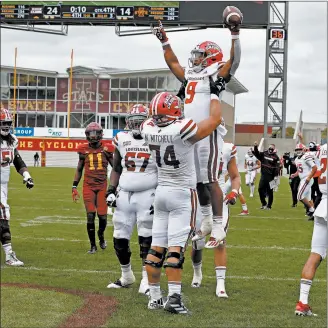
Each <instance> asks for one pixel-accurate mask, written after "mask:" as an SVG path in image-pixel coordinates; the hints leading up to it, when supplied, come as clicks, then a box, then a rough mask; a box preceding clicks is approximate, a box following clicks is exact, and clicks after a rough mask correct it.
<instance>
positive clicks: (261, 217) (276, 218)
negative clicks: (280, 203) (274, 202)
mask: <svg viewBox="0 0 328 328" xmlns="http://www.w3.org/2000/svg"><path fill="white" fill-rule="evenodd" d="M231 217H233V218H234V219H242V220H245V219H259V220H304V219H305V216H304V217H303V218H302V217H294V218H286V217H283V216H280V217H278V216H259V215H245V216H241V215H238V214H235V215H231Z"/></svg>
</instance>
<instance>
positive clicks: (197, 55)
mask: <svg viewBox="0 0 328 328" xmlns="http://www.w3.org/2000/svg"><path fill="white" fill-rule="evenodd" d="M205 57H206V53H205V51H204V50H202V49H194V50H192V51H191V57H190V58H189V66H190V68H194V69H198V70H202V69H203V68H204V67H203V65H202V64H203V62H204V59H205Z"/></svg>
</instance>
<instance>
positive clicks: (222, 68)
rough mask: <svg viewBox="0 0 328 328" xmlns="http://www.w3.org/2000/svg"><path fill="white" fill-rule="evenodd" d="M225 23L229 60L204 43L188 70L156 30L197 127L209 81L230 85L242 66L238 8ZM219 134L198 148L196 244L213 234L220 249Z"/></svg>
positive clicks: (187, 111) (206, 105)
mask: <svg viewBox="0 0 328 328" xmlns="http://www.w3.org/2000/svg"><path fill="white" fill-rule="evenodd" d="M232 8H233V10H234V11H235V12H234V14H233V15H234V16H235V15H236V11H238V14H237V15H239V19H240V20H239V24H237V25H234V24H230V21H229V18H228V16H229V15H226V14H227V13H229V11H230V9H232ZM224 14H225V15H226V16H224V21H225V23H226V26H227V27H228V28H229V30H230V31H231V36H232V46H231V51H230V59H229V60H228V61H227V62H224V61H223V53H222V50H221V48H220V47H219V46H218V45H217V44H216V43H214V42H211V41H205V42H202V43H200V44H198V45H197V46H196V47H195V48H194V49H193V50H192V51H191V58H190V59H189V66H190V68H189V69H186V70H185V69H184V68H183V67H182V66H181V64H180V63H179V61H178V59H177V57H176V55H175V54H174V52H173V50H172V48H171V45H170V42H169V40H168V37H167V35H166V32H165V30H164V28H163V26H162V24H161V23H160V25H159V27H157V28H155V29H154V34H155V35H156V37H157V38H158V39H159V40H160V42H161V43H162V47H163V50H164V58H165V61H166V64H167V65H168V67H169V68H170V70H171V71H172V73H173V74H174V75H175V76H176V77H177V79H178V80H179V81H181V82H182V88H181V89H180V91H179V97H181V98H184V113H185V116H186V117H190V118H191V119H193V120H194V121H195V122H196V123H199V122H200V121H202V120H204V119H206V118H207V117H208V115H209V104H210V90H209V83H208V81H209V77H212V78H213V80H214V81H216V80H217V79H218V78H219V77H224V78H225V80H226V81H229V80H230V78H231V76H233V75H234V74H235V72H236V70H237V68H238V66H239V63H240V57H241V48H240V41H239V29H240V23H241V22H242V14H241V13H240V11H239V10H238V9H237V8H235V7H227V9H226V10H225V11H224ZM222 137H223V136H222V135H220V130H217V129H215V130H214V131H213V133H212V134H211V135H210V136H209V137H208V138H205V139H203V140H202V141H201V142H200V143H198V144H197V145H196V146H195V166H196V174H197V192H198V197H199V202H200V207H201V212H202V215H203V221H202V226H201V229H200V231H198V232H197V235H196V236H195V237H194V238H193V240H194V241H195V240H197V239H201V238H203V237H204V236H206V235H208V234H209V233H211V231H212V234H211V238H210V240H211V241H213V240H216V241H217V245H219V239H220V236H219V235H216V234H215V231H216V230H217V229H213V230H212V225H213V224H215V222H216V221H222V205H223V194H222V190H221V189H220V187H219V184H218V183H217V175H218V165H217V162H218V159H219V158H220V156H221V155H222V147H223V139H222Z"/></svg>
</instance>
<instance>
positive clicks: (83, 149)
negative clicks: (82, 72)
mask: <svg viewBox="0 0 328 328" xmlns="http://www.w3.org/2000/svg"><path fill="white" fill-rule="evenodd" d="M85 136H86V139H87V140H88V143H85V144H80V145H79V146H78V149H77V153H78V154H79V161H78V164H77V168H76V172H75V176H74V181H73V186H72V198H73V201H74V202H77V200H78V199H79V198H80V196H79V193H78V191H77V186H78V184H79V182H80V180H81V178H82V173H83V169H85V170H84V181H83V201H84V205H85V210H86V212H87V232H88V236H89V240H90V245H91V247H90V250H89V251H88V253H89V254H94V253H96V251H97V246H96V231H95V229H96V228H95V218H96V214H97V215H98V218H99V230H98V238H99V246H100V248H101V249H105V248H106V246H107V242H106V240H105V237H104V232H105V230H106V226H107V204H106V190H107V168H108V164H109V165H111V166H112V164H113V151H114V146H113V145H112V144H110V143H105V142H103V141H102V139H103V129H102V127H101V126H100V125H99V124H98V123H96V122H92V123H90V124H89V125H88V126H87V127H86V129H85Z"/></svg>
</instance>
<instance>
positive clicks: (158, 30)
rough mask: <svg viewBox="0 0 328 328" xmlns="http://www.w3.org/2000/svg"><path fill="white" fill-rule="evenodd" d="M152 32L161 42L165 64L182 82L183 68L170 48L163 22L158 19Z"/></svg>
mask: <svg viewBox="0 0 328 328" xmlns="http://www.w3.org/2000/svg"><path fill="white" fill-rule="evenodd" d="M153 33H154V34H155V35H156V37H157V39H158V40H159V41H160V42H161V44H162V47H163V51H164V59H165V61H166V64H167V66H168V67H169V69H170V70H171V72H172V73H173V74H174V75H175V76H176V78H177V79H178V80H179V81H180V82H182V81H183V80H184V68H183V67H182V66H181V65H180V63H179V60H178V58H177V56H176V55H175V53H174V51H173V50H172V48H171V45H170V42H169V39H168V37H167V35H166V32H165V30H164V27H163V24H162V23H161V21H159V25H158V27H155V28H154V29H153Z"/></svg>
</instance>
